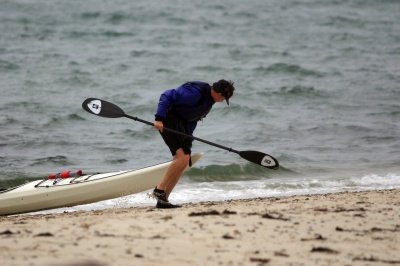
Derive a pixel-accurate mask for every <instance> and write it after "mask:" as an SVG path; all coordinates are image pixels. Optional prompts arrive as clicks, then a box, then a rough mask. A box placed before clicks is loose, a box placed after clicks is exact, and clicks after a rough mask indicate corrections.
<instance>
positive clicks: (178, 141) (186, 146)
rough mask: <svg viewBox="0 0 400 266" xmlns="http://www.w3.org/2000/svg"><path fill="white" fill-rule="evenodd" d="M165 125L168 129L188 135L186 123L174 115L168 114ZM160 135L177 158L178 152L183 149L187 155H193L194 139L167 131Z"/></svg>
mask: <svg viewBox="0 0 400 266" xmlns="http://www.w3.org/2000/svg"><path fill="white" fill-rule="evenodd" d="M163 124H164V126H165V127H167V128H170V129H175V130H177V131H180V132H183V133H187V132H186V129H185V123H184V122H183V121H182V120H181V119H179V118H177V117H176V116H174V115H171V114H168V115H167V118H166V119H165V121H164V122H163ZM160 134H161V136H162V138H163V139H164V142H165V144H167V146H168V148H169V150H170V151H171V154H172V156H175V155H176V151H177V150H178V149H180V148H182V150H183V152H184V153H185V154H189V155H190V154H191V153H192V150H191V149H192V142H193V139H191V138H187V137H184V136H181V135H178V134H175V133H172V132H169V131H167V130H163V132H162V133H161V132H160Z"/></svg>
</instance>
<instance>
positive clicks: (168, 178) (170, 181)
mask: <svg viewBox="0 0 400 266" xmlns="http://www.w3.org/2000/svg"><path fill="white" fill-rule="evenodd" d="M189 160H190V155H189V154H185V153H184V151H183V149H178V150H177V151H176V155H175V156H174V159H173V160H172V163H171V165H170V166H169V167H168V169H167V171H166V173H165V175H164V177H163V179H162V180H161V183H160V184H159V185H158V186H157V189H161V190H164V191H165V194H166V196H167V199H168V197H169V195H170V194H171V192H172V190H173V189H174V187H175V185H176V184H177V183H178V181H179V179H180V178H181V176H182V174H183V171H185V169H186V166H187V165H188V164H189Z"/></svg>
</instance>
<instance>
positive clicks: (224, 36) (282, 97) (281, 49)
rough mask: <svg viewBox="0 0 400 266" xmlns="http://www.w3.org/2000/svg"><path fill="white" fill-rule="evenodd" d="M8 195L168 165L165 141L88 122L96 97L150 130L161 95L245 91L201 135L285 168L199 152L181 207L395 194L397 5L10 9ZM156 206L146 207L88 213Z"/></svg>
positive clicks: (1, 127) (0, 181)
mask: <svg viewBox="0 0 400 266" xmlns="http://www.w3.org/2000/svg"><path fill="white" fill-rule="evenodd" d="M0 3H1V9H0V92H1V97H0V187H1V188H8V187H12V186H15V185H18V184H21V183H24V182H27V181H30V180H35V179H40V178H44V177H46V176H47V175H48V174H49V173H53V172H59V171H61V170H68V169H69V170H74V169H82V170H83V171H84V172H87V173H91V172H108V171H115V170H124V169H133V168H141V167H144V166H149V165H153V164H157V163H160V162H164V161H167V160H169V159H170V154H169V151H168V149H167V147H166V146H165V145H164V144H163V142H162V139H161V137H160V136H159V134H158V133H157V132H156V131H155V130H154V129H152V128H151V127H149V126H147V125H143V124H140V123H138V122H134V121H131V120H128V119H123V118H121V119H106V118H101V117H95V116H93V115H90V114H88V113H86V112H85V111H83V110H82V108H81V103H82V102H83V101H84V100H85V99H86V98H88V97H97V98H102V99H105V100H108V101H111V102H114V103H116V104H117V105H119V106H120V107H122V108H123V109H124V111H125V112H126V113H127V114H130V115H135V116H138V117H140V118H142V119H146V120H150V121H152V120H153V117H154V111H155V108H156V105H157V102H158V97H159V95H160V93H161V92H163V91H164V90H166V89H170V88H174V87H177V86H179V85H180V84H182V83H183V82H186V81H189V80H202V81H207V82H209V83H212V82H214V81H216V80H218V79H221V78H224V79H230V80H233V81H234V82H235V87H236V91H235V95H234V97H233V98H232V99H231V105H230V106H226V105H225V104H216V105H215V106H214V108H213V110H212V111H211V112H210V114H209V115H208V116H207V118H205V119H204V121H203V122H200V123H199V124H198V127H197V129H196V131H195V136H197V137H200V138H203V139H207V140H209V141H212V142H216V143H219V144H221V145H224V146H228V147H232V148H234V149H237V150H258V151H262V152H265V153H268V154H271V155H273V156H274V157H276V158H277V159H278V160H279V162H280V164H281V168H280V170H277V171H273V170H268V169H265V168H262V167H259V166H257V165H254V164H251V163H249V162H247V161H245V160H243V159H241V158H240V157H239V156H237V155H236V154H232V153H229V152H227V151H224V150H221V149H218V148H215V147H212V146H208V145H206V144H203V143H196V142H195V143H194V147H193V151H194V152H204V153H205V155H204V157H203V159H202V160H201V161H200V162H199V163H198V164H197V165H195V167H193V169H191V170H190V171H189V172H187V173H186V174H185V175H184V176H183V178H182V179H181V181H180V183H179V184H178V186H177V188H176V190H175V193H174V194H172V196H171V200H172V201H174V202H179V203H184V202H198V201H207V200H226V199H233V198H251V197H260V196H276V195H289V194H290V195H292V194H307V193H329V192H336V191H345V190H366V189H382V188H398V187H400V2H399V1H396V0H383V1H373V0H350V1H348V0H346V1H345V0H335V1H322V0H320V1H318V0H297V1H278V0H271V1H259V0H250V1H237V0H233V1H232V0H231V1H227V0H221V1H212V2H211V1H183V0H176V1H160V0H155V1H144V0H138V1H127V0H113V1H111V0H103V1H91V0H89V1H44V0H43V1H39V0H34V1H32V0H30V1H27V0H2V1H0ZM143 204H153V203H152V202H151V201H150V200H149V199H147V198H146V196H145V193H141V194H138V195H132V196H129V197H125V198H122V199H116V200H111V201H105V202H101V203H97V204H91V205H87V206H83V207H81V208H84V209H92V208H105V207H109V206H116V205H117V206H120V205H124V206H125V205H127V206H136V205H143Z"/></svg>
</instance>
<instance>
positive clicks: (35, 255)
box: [0, 189, 400, 266]
mask: <svg viewBox="0 0 400 266" xmlns="http://www.w3.org/2000/svg"><path fill="white" fill-rule="evenodd" d="M0 239H1V240H0V256H1V257H2V261H3V265H6V266H7V265H10V266H11V265H160V264H162V265H366V264H367V265H368V264H373V265H400V254H399V252H398V245H399V239H400V189H389V190H370V191H360V192H338V193H329V194H312V195H298V196H282V197H266V198H254V199H241V200H229V201H222V202H219V201H218V202H201V203H193V204H184V205H183V207H182V208H178V209H170V210H159V209H154V207H130V208H112V209H105V210H97V211H77V212H70V213H56V214H54V213H52V214H37V215H26V214H22V215H13V216H8V217H7V216H0Z"/></svg>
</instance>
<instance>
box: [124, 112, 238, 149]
mask: <svg viewBox="0 0 400 266" xmlns="http://www.w3.org/2000/svg"><path fill="white" fill-rule="evenodd" d="M124 116H125V117H126V118H129V119H133V120H135V121H139V122H142V123H144V124H147V125H149V126H154V123H152V122H149V121H146V120H143V119H140V118H138V117H135V116H130V115H127V114H124ZM163 130H166V131H170V132H172V133H175V134H178V135H181V136H184V137H186V138H191V139H194V140H197V141H200V142H203V143H206V144H208V145H211V146H215V147H218V148H221V149H224V150H227V151H229V152H234V153H237V154H239V155H240V152H239V151H237V150H235V149H232V148H228V147H225V146H222V145H220V144H217V143H214V142H211V141H208V140H205V139H201V138H198V137H195V136H192V135H189V134H186V133H183V132H180V131H177V130H174V129H172V128H168V127H164V128H163Z"/></svg>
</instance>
